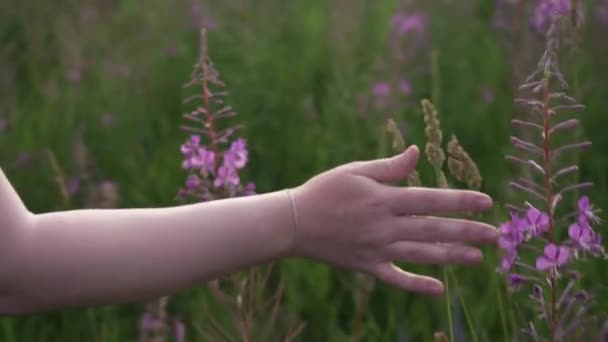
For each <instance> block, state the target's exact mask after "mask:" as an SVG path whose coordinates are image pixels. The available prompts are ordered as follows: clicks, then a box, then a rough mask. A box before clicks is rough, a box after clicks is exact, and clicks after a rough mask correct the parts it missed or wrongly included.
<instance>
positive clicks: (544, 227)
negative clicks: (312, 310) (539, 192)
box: [526, 207, 549, 237]
mask: <svg viewBox="0 0 608 342" xmlns="http://www.w3.org/2000/svg"><path fill="white" fill-rule="evenodd" d="M526 219H527V220H528V223H529V224H530V226H529V233H531V234H532V236H536V237H538V236H541V235H542V234H543V233H545V232H547V231H549V215H547V214H545V213H543V212H541V211H540V210H538V209H536V208H534V207H531V208H530V209H528V213H527V214H526Z"/></svg>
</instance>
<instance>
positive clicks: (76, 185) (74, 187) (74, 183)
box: [68, 178, 80, 195]
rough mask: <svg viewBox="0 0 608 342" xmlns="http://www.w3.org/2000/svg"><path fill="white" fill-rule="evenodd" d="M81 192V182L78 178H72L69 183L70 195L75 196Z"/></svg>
mask: <svg viewBox="0 0 608 342" xmlns="http://www.w3.org/2000/svg"><path fill="white" fill-rule="evenodd" d="M78 190H80V180H78V178H72V179H70V181H69V182H68V193H70V194H71V195H73V194H75V193H77V192H78Z"/></svg>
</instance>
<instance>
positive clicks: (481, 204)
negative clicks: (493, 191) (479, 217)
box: [475, 196, 492, 210]
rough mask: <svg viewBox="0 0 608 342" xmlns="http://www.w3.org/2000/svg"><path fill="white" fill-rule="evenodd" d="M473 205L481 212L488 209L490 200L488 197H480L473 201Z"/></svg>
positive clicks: (490, 204) (490, 203)
mask: <svg viewBox="0 0 608 342" xmlns="http://www.w3.org/2000/svg"><path fill="white" fill-rule="evenodd" d="M475 205H476V206H477V208H479V209H481V210H486V209H489V208H490V207H491V206H492V199H491V198H490V197H488V196H481V197H479V198H477V200H475Z"/></svg>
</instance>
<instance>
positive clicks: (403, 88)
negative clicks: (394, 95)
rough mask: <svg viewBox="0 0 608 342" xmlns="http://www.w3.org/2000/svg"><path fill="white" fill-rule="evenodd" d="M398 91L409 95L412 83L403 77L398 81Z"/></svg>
mask: <svg viewBox="0 0 608 342" xmlns="http://www.w3.org/2000/svg"><path fill="white" fill-rule="evenodd" d="M399 92H401V94H403V95H410V94H411V93H412V83H411V82H410V81H408V80H405V79H404V80H401V81H399Z"/></svg>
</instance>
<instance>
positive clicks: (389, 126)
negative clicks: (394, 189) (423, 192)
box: [386, 118, 422, 187]
mask: <svg viewBox="0 0 608 342" xmlns="http://www.w3.org/2000/svg"><path fill="white" fill-rule="evenodd" d="M386 130H387V131H388V133H389V134H390V135H391V136H392V137H393V149H394V150H395V151H397V152H399V153H401V152H403V151H405V140H404V139H403V135H401V132H400V131H399V127H397V124H396V123H395V121H394V120H393V119H390V118H389V119H388V122H387V123H386ZM407 185H408V186H411V187H416V186H422V181H421V180H420V175H419V174H418V171H416V170H414V171H412V173H410V174H409V175H408V176H407Z"/></svg>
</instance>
